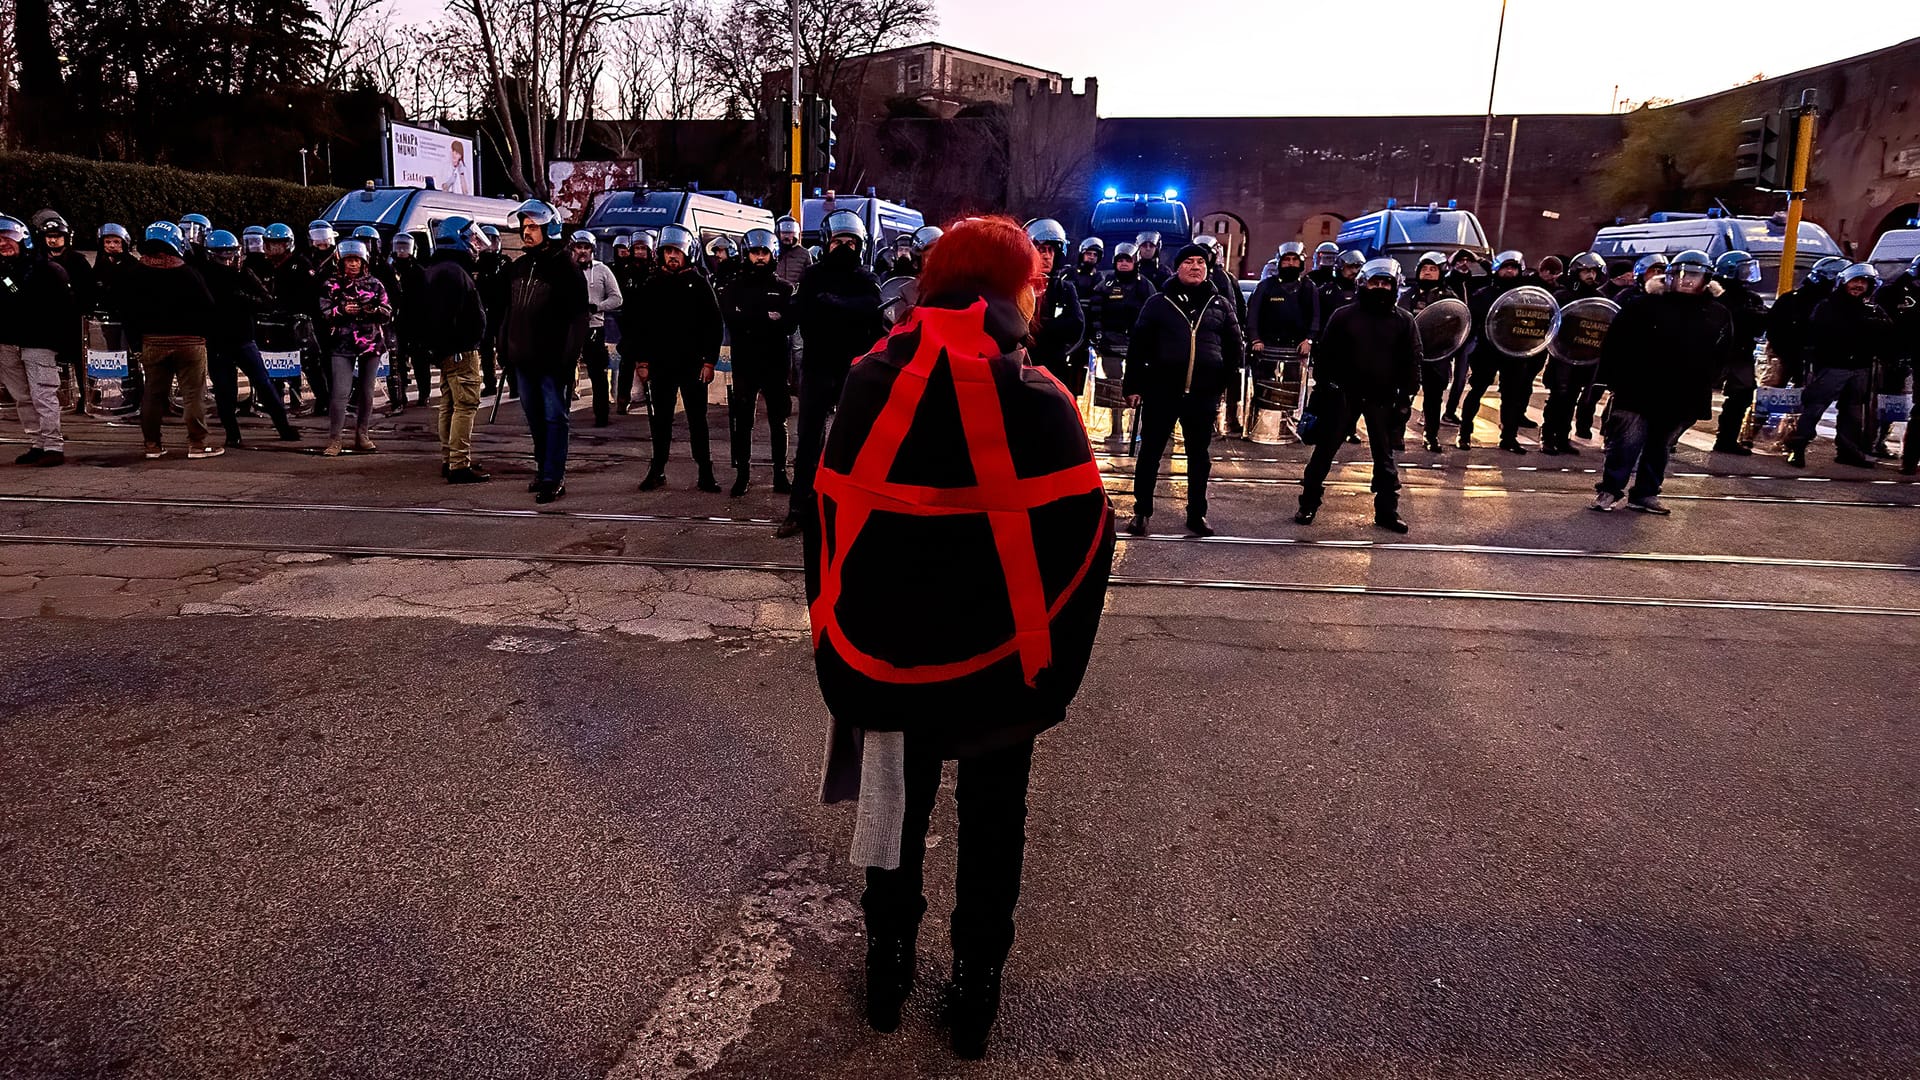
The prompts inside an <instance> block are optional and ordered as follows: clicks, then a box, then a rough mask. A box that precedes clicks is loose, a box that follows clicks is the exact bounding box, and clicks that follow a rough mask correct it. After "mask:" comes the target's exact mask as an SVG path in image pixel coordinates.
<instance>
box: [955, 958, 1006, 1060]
mask: <svg viewBox="0 0 1920 1080" xmlns="http://www.w3.org/2000/svg"><path fill="white" fill-rule="evenodd" d="M1004 964H1005V961H1001V962H1000V963H994V962H993V961H991V960H987V959H984V958H980V957H965V956H959V955H956V956H954V958H953V982H952V984H951V985H950V986H948V988H947V1022H948V1023H949V1024H951V1025H952V1027H953V1053H954V1056H955V1057H960V1058H965V1059H967V1060H968V1061H978V1060H979V1059H981V1058H983V1057H986V1056H987V1035H988V1033H990V1032H991V1031H992V1030H993V1022H994V1020H996V1019H998V1018H999V1016H1000V972H1001V968H1002V966H1003V965H1004Z"/></svg>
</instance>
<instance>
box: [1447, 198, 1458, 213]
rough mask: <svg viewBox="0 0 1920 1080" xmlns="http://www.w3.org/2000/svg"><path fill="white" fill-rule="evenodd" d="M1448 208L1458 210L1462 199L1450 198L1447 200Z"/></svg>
mask: <svg viewBox="0 0 1920 1080" xmlns="http://www.w3.org/2000/svg"><path fill="white" fill-rule="evenodd" d="M1447 209H1449V210H1458V209H1460V200H1459V199H1448V200H1447Z"/></svg>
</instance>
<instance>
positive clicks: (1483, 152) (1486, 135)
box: [1473, 0, 1507, 218]
mask: <svg viewBox="0 0 1920 1080" xmlns="http://www.w3.org/2000/svg"><path fill="white" fill-rule="evenodd" d="M1506 36H1507V0H1500V30H1499V32H1498V33H1496V34H1494V37H1493V78H1492V80H1490V81H1489V82H1488V83H1487V122H1486V123H1485V124H1484V125H1482V126H1481V128H1480V179H1478V180H1476V181H1474V183H1473V216H1474V217H1476V218H1477V217H1479V216H1480V193H1481V192H1482V191H1484V190H1485V189H1486V186H1487V154H1489V153H1491V152H1492V147H1493V90H1494V87H1496V86H1499V85H1500V45H1501V43H1502V42H1503V41H1505V40H1506Z"/></svg>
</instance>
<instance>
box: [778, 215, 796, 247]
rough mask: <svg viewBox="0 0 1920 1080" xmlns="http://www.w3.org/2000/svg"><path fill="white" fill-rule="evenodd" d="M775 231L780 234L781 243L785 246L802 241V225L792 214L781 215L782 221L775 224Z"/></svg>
mask: <svg viewBox="0 0 1920 1080" xmlns="http://www.w3.org/2000/svg"><path fill="white" fill-rule="evenodd" d="M773 231H774V232H775V233H777V234H779V236H780V242H781V243H783V244H790V243H793V241H795V240H798V239H800V223H799V222H798V221H795V220H794V219H793V215H792V214H783V215H781V217H780V220H779V221H776V222H774V223H773ZM788 237H792V239H791V240H790V239H788Z"/></svg>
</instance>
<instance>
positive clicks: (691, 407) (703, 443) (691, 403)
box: [601, 346, 713, 472]
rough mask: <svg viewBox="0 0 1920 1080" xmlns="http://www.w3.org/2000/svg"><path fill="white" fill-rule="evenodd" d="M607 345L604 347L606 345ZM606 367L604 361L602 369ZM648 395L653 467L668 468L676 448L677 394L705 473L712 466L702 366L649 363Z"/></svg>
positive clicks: (690, 443)
mask: <svg viewBox="0 0 1920 1080" xmlns="http://www.w3.org/2000/svg"><path fill="white" fill-rule="evenodd" d="M603 347H604V346H603ZM605 367H606V364H605V361H604V360H603V361H602V363H601V368H602V370H604V369H605ZM648 374H649V375H651V376H652V377H651V378H649V379H648V380H647V397H648V400H650V401H651V402H652V403H653V415H652V416H651V417H650V418H649V419H651V420H652V422H653V424H652V426H653V468H655V469H664V468H666V467H667V458H668V456H669V455H670V454H671V452H672V449H673V403H674V398H675V397H676V396H677V397H678V398H679V399H680V400H681V401H683V402H685V403H686V406H687V445H688V447H690V448H691V449H692V450H693V460H694V462H695V463H696V464H698V465H699V466H700V469H701V471H702V472H705V471H707V470H710V469H712V468H713V457H712V455H711V454H709V453H708V451H707V384H706V383H703V382H701V381H700V365H698V364H695V365H692V366H691V367H688V366H685V365H682V366H680V367H677V368H663V367H659V366H650V367H649V369H648Z"/></svg>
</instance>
